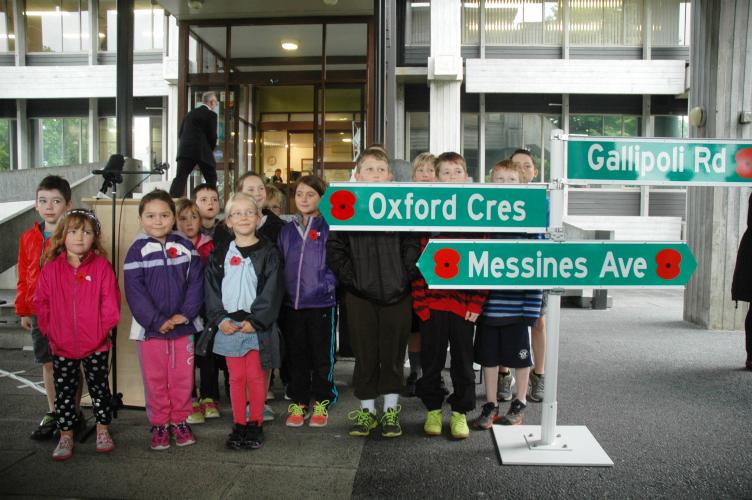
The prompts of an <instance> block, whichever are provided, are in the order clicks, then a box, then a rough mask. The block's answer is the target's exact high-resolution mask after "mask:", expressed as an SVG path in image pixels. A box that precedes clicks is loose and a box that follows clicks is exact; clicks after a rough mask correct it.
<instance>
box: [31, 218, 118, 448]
mask: <svg viewBox="0 0 752 500" xmlns="http://www.w3.org/2000/svg"><path fill="white" fill-rule="evenodd" d="M100 231H101V229H100V226H99V221H98V220H97V218H96V216H95V215H94V213H93V212H90V211H89V210H82V209H76V210H71V211H70V212H68V213H66V214H65V216H64V218H63V220H62V221H61V223H60V224H58V226H57V229H56V230H55V233H54V234H53V235H52V241H51V242H50V245H49V249H48V250H47V255H46V257H47V263H46V264H45V265H44V266H43V267H42V270H41V272H40V274H39V281H38V285H37V289H36V293H35V295H34V306H35V307H36V310H37V320H38V322H39V329H40V330H41V331H42V334H44V335H45V336H46V337H47V339H48V340H49V343H50V350H51V351H52V357H53V359H52V369H53V375H54V379H55V413H56V416H57V422H58V427H59V428H60V441H59V442H58V444H57V447H56V448H55V451H53V452H52V458H53V459H54V460H68V459H69V458H70V457H71V456H72V455H73V431H72V430H71V429H72V428H73V427H74V426H75V423H76V422H75V420H76V418H77V417H76V412H75V409H74V401H75V394H76V391H77V390H78V384H79V380H80V366H81V364H82V363H83V367H84V374H85V376H86V383H87V385H88V387H89V393H90V395H91V400H92V405H93V409H94V416H95V418H96V420H97V444H96V450H97V452H98V453H107V452H110V451H112V450H114V449H115V443H113V441H112V437H110V434H109V432H108V431H107V426H108V425H109V423H110V419H111V416H110V414H111V409H110V398H111V395H110V387H109V380H108V377H107V355H108V353H109V350H110V340H109V337H108V334H109V332H110V330H111V329H112V328H113V327H114V326H115V325H117V323H118V321H119V320H120V292H119V289H118V286H117V281H116V280H115V273H114V272H113V270H112V266H111V265H110V263H109V261H108V260H107V258H106V252H105V251H104V249H103V248H102V244H101V241H100Z"/></svg>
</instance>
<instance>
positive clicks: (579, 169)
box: [567, 136, 752, 186]
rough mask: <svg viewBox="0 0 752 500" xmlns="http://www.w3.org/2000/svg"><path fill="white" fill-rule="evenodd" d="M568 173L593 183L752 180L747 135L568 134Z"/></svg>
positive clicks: (750, 145)
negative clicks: (723, 138)
mask: <svg viewBox="0 0 752 500" xmlns="http://www.w3.org/2000/svg"><path fill="white" fill-rule="evenodd" d="M567 179H569V180H581V181H585V182H591V183H598V184H607V183H615V184H644V185H659V184H673V185H690V186H698V185H729V184H736V185H748V186H752V141H747V142H739V141H721V140H713V139H684V140H682V139H645V138H640V139H621V138H615V137H587V138H585V137H572V136H569V138H568V140H567Z"/></svg>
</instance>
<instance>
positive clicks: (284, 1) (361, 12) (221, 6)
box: [158, 0, 373, 21]
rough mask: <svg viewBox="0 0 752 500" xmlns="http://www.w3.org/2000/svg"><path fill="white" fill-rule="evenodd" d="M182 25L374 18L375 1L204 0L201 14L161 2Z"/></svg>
mask: <svg viewBox="0 0 752 500" xmlns="http://www.w3.org/2000/svg"><path fill="white" fill-rule="evenodd" d="M158 2H159V4H160V5H162V6H163V7H164V8H165V10H166V11H167V12H169V13H170V14H172V15H174V16H175V17H177V18H178V20H179V21H190V20H200V19H232V18H243V17H246V18H248V17H310V16H370V15H372V14H373V0H338V1H337V4H336V5H326V4H325V3H324V2H323V1H322V0H274V1H270V0H204V5H203V7H201V9H199V10H192V9H190V8H189V7H188V0H158Z"/></svg>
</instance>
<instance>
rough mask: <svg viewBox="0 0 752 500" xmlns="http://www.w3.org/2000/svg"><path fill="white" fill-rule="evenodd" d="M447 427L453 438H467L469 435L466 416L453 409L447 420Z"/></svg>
mask: <svg viewBox="0 0 752 500" xmlns="http://www.w3.org/2000/svg"><path fill="white" fill-rule="evenodd" d="M449 428H450V429H451V431H452V437H453V438H454V439H467V437H468V436H470V428H469V427H468V426H467V416H466V415H465V414H464V413H460V412H458V411H453V412H452V416H451V418H450V420H449Z"/></svg>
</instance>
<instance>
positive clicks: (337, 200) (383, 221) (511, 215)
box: [319, 182, 548, 233]
mask: <svg viewBox="0 0 752 500" xmlns="http://www.w3.org/2000/svg"><path fill="white" fill-rule="evenodd" d="M319 209H320V210H321V213H322V214H323V215H324V218H325V219H326V221H327V222H328V223H329V226H330V227H331V228H332V229H337V230H345V231H447V232H462V231H465V232H467V231H483V232H518V233H519V232H527V233H542V232H545V231H546V226H547V222H548V213H547V212H548V208H547V201H546V187H545V186H540V185H529V186H527V185H525V186H521V185H519V184H516V185H511V184H444V183H436V184H426V183H413V182H411V183H392V182H389V183H355V182H340V183H332V184H331V185H330V186H329V188H328V189H327V191H326V194H325V195H324V197H323V199H322V200H321V203H320V204H319Z"/></svg>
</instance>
